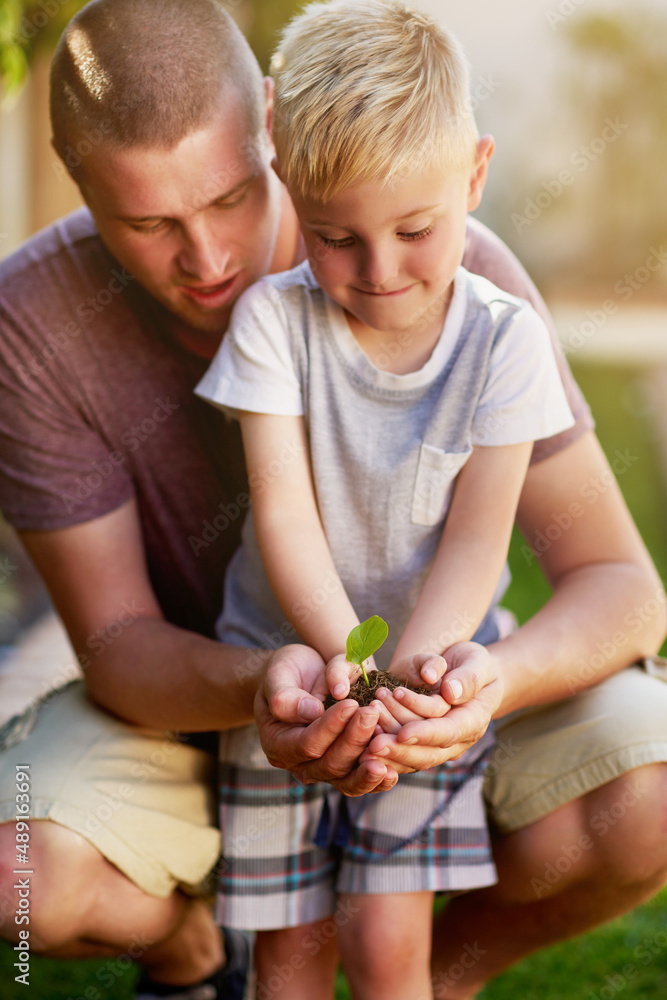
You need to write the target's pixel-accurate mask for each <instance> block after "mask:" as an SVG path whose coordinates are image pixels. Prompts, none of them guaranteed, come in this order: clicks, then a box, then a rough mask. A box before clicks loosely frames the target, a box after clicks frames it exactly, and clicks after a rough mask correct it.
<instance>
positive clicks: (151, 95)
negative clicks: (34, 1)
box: [51, 0, 265, 159]
mask: <svg viewBox="0 0 667 1000" xmlns="http://www.w3.org/2000/svg"><path fill="white" fill-rule="evenodd" d="M230 94H237V95H240V97H241V100H242V102H243V105H244V107H245V112H246V115H247V121H248V130H249V137H251V138H255V137H258V136H259V135H260V133H261V130H262V127H263V125H264V120H265V111H264V109H265V96H264V85H263V79H262V73H261V70H260V68H259V66H258V64H257V60H256V59H255V57H254V55H253V53H252V51H251V49H250V47H249V45H248V43H247V42H246V40H245V38H244V37H243V35H242V34H241V32H240V30H239V28H238V27H237V26H236V24H235V23H234V21H233V20H232V18H231V17H230V16H229V14H227V12H226V11H225V10H223V8H222V7H221V6H220V5H219V4H218V3H217V2H216V0H139V2H137V0H93V2H92V3H89V4H86V6H85V7H83V8H82V9H81V11H79V13H78V14H77V15H76V16H75V17H74V18H73V19H72V20H71V21H70V23H69V24H68V25H67V27H66V29H65V31H64V32H63V35H62V37H61V39H60V41H59V43H58V46H57V48H56V52H55V55H54V58H53V63H52V66H51V124H52V128H53V137H54V145H55V147H56V150H57V152H58V153H59V155H60V156H61V158H63V159H65V156H66V153H67V147H68V145H70V146H72V145H74V144H75V143H76V140H77V139H78V138H80V137H81V136H82V135H83V134H84V133H85V132H88V133H90V132H93V133H95V134H96V135H101V136H103V137H104V140H105V141H108V142H109V143H110V144H111V145H113V146H116V147H118V148H123V149H124V148H128V147H131V146H148V147H151V146H152V147H155V146H158V147H163V148H165V149H170V148H172V147H173V146H175V145H177V143H179V142H180V141H181V140H182V139H183V138H185V136H186V135H188V134H189V133H190V132H192V131H194V130H196V129H198V128H205V127H206V126H207V125H209V124H210V123H211V122H212V121H213V120H214V119H215V116H216V115H219V114H220V113H221V109H224V106H225V100H226V99H227V97H228V96H229V95H230Z"/></svg>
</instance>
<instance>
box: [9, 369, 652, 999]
mask: <svg viewBox="0 0 667 1000" xmlns="http://www.w3.org/2000/svg"><path fill="white" fill-rule="evenodd" d="M576 375H577V378H578V380H579V382H580V384H581V386H582V388H583V390H584V393H585V395H586V397H587V399H588V400H589V402H590V404H591V407H592V409H593V412H594V415H595V417H596V420H597V431H598V436H599V438H600V441H601V443H602V446H603V448H604V449H605V452H606V453H607V455H608V456H610V457H612V458H613V456H614V454H615V452H616V451H617V450H618V451H620V452H621V453H624V452H625V451H626V449H627V450H628V451H629V453H630V455H631V456H633V461H632V463H631V464H630V466H629V467H628V469H627V471H626V472H625V473H624V474H623V475H622V476H621V477H619V483H620V486H621V489H622V491H623V494H624V496H625V498H626V500H627V503H628V505H629V507H630V510H631V511H632V514H633V516H634V518H635V520H636V522H637V525H638V527H639V530H640V532H641V534H642V536H643V537H644V540H645V541H646V544H647V546H648V548H649V551H650V552H651V555H652V556H653V558H654V560H655V562H656V565H657V566H658V569H659V571H660V573H661V575H662V576H663V579H665V578H666V577H667V519H666V518H665V514H664V512H665V509H666V508H667V496H666V495H665V479H664V478H663V476H662V470H661V469H660V464H659V460H658V452H657V448H656V446H655V437H656V435H655V428H654V427H653V426H652V424H651V420H650V416H649V415H647V414H646V413H645V412H644V408H643V407H642V406H641V405H638V400H639V399H640V398H641V396H640V394H641V391H642V384H641V378H642V372H641V371H638V370H633V369H630V370H620V369H617V368H598V367H592V366H591V367H588V366H580V367H578V368H577V369H576ZM521 544H523V542H522V540H521V539H520V538H519V537H518V536H517V537H515V539H514V540H513V545H512V550H511V555H510V562H511V565H512V571H513V576H514V579H513V583H512V586H511V589H510V592H509V594H508V599H507V601H506V603H507V604H508V605H509V606H510V607H511V608H512V610H514V612H515V613H516V614H517V616H518V617H519V618H520V620H525V619H526V618H527V617H529V616H530V615H531V614H532V613H533V612H534V611H536V610H537V609H538V608H539V607H540V606H541V605H542V604H543V603H544V601H545V600H546V598H547V596H548V593H549V590H548V587H547V585H546V583H545V582H544V579H543V578H542V576H541V574H540V572H539V570H538V569H537V568H536V567H535V566H534V565H533V566H531V567H529V566H528V565H527V562H526V560H525V558H524V557H523V555H522V554H521V552H520V546H521ZM666 928H667V890H666V891H664V892H662V893H661V894H660V895H658V896H657V897H656V898H655V899H653V900H652V901H651V902H649V903H647V904H646V905H645V906H642V907H640V908H639V909H637V910H635V911H634V912H633V913H631V914H628V915H627V916H625V917H622V918H621V919H619V920H616V921H614V922H613V923H610V924H607V925H606V926H604V927H601V928H598V929H597V930H595V931H593V932H591V933H590V934H586V935H584V936H582V937H580V938H578V939H577V940H576V942H567V943H565V944H561V945H557V946H555V947H553V948H548V949H546V950H544V951H542V952H539V953H537V954H536V955H533V956H531V957H530V958H528V959H526V960H524V961H523V962H521V963H519V964H518V965H517V966H515V967H514V968H513V969H511V970H510V971H509V972H507V973H505V974H504V975H502V976H500V977H499V978H498V979H496V980H495V981H494V982H493V983H491V984H490V985H489V986H487V987H486V989H485V990H484V992H483V994H482V996H483V998H484V1000H519V998H521V1000H533V998H534V1000H611V998H613V997H616V996H617V995H620V996H622V1000H640V998H641V1000H644V998H652V997H655V998H658V997H666V996H667V933H666ZM13 961H14V958H13V953H12V951H11V949H10V948H9V947H8V946H6V945H2V946H1V947H0V981H1V982H2V986H1V987H0V997H2V1000H20V998H24V997H26V996H28V997H30V998H31V1000H80V998H81V1000H130V998H131V997H132V996H133V991H132V983H133V981H134V978H135V972H134V970H132V969H128V970H126V971H125V972H122V973H121V974H120V975H119V976H117V977H115V976H114V970H113V966H109V965H107V963H106V962H102V963H99V962H55V961H48V960H46V959H40V958H39V957H33V958H32V961H31V981H30V987H29V989H28V990H26V988H25V987H24V986H22V985H19V984H17V983H15V982H14V974H15V970H14V969H13V968H12V963H13ZM110 980H113V982H112V983H111V985H108V986H107V985H106V984H108V983H109V982H110ZM348 996H349V994H348V992H347V988H346V986H345V983H344V980H343V978H342V977H340V979H339V983H338V986H337V991H336V1000H347V998H348ZM285 1000H288V998H287V997H286V998H285ZM406 1000H409V998H406Z"/></svg>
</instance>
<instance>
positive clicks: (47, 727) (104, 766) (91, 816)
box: [0, 667, 667, 897]
mask: <svg viewBox="0 0 667 1000" xmlns="http://www.w3.org/2000/svg"><path fill="white" fill-rule="evenodd" d="M660 675H661V676H662V679H660ZM664 680H667V670H666V669H665V668H664V667H663V668H661V669H660V668H657V670H656V676H653V677H652V676H650V675H649V674H648V673H647V672H645V671H644V670H642V669H639V668H636V667H630V668H628V669H627V670H624V671H623V672H622V673H620V674H617V675H616V676H615V677H612V678H610V679H609V680H607V681H605V682H604V683H603V684H600V685H598V686H597V687H595V688H591V689H590V690H588V691H584V692H582V693H581V694H580V695H577V696H576V697H575V698H573V699H568V700H567V701H562V702H558V703H556V704H554V705H550V706H546V707H545V708H539V709H529V710H525V711H520V712H516V713H513V715H512V716H507V717H506V718H505V719H502V720H500V721H499V722H498V723H496V736H497V740H498V742H497V746H496V749H495V750H494V751H493V753H492V756H491V762H490V765H489V770H488V773H487V777H486V782H485V792H486V798H487V804H488V808H489V813H490V815H491V818H492V819H493V821H494V822H495V824H496V825H497V826H498V827H499V828H500V829H501V830H505V831H509V830H515V829H519V828H520V827H522V826H526V825H528V824H529V823H532V822H535V820H537V819H540V818H541V817H542V816H544V815H546V814H547V813H548V812H551V811H552V810H553V809H556V808H558V806H561V805H564V804H565V803H566V802H569V801H571V800H572V799H575V798H578V797H580V796H581V795H584V794H585V793H586V792H589V791H591V790H592V789H594V788H597V787H598V786H600V785H603V784H605V783H606V782H608V781H610V780H612V779H613V778H617V777H619V776H620V775H622V774H623V773H624V772H626V771H629V770H632V769H633V768H636V767H640V766H642V765H643V764H650V763H656V762H658V761H667V684H666V683H663V681H664ZM18 764H26V765H28V766H29V768H30V776H31V803H30V804H31V813H30V815H31V816H32V818H33V819H48V820H51V821H53V822H55V823H59V824H61V825H62V826H65V827H67V828H69V829H71V830H74V831H75V832H77V833H79V834H81V835H82V836H83V837H85V838H86V840H88V841H90V843H91V844H93V845H94V846H95V847H96V848H97V849H98V850H99V851H100V853H101V854H103V855H104V857H106V858H107V859H108V860H109V861H110V862H111V863H112V864H114V865H116V867H117V868H119V869H120V870H121V871H122V872H123V873H124V874H125V875H126V876H127V877H128V878H129V879H131V880H132V881H133V882H135V883H136V884H137V885H138V886H139V887H140V888H141V889H143V890H144V891H145V892H147V893H149V894H151V895H154V896H160V897H165V896H168V895H169V893H170V892H171V891H172V889H174V888H175V887H176V886H180V887H183V888H186V889H191V888H192V887H195V886H197V885H198V884H199V883H200V881H201V880H202V879H203V878H204V877H205V876H206V874H207V873H208V872H209V871H210V869H211V868H212V867H213V866H214V864H215V862H216V860H217V857H218V854H219V847H220V837H219V833H218V831H217V829H216V828H215V809H214V804H213V801H212V795H211V792H210V789H211V788H212V787H213V778H212V771H211V766H212V765H211V760H210V759H209V757H208V755H207V754H205V753H204V752H203V751H201V750H196V749H194V748H193V747H190V746H186V745H183V744H181V743H177V742H176V741H175V740H174V739H173V738H172V737H171V736H170V735H169V734H168V733H164V732H156V731H154V730H150V729H141V728H134V727H131V726H127V725H125V724H124V723H122V722H121V721H119V720H118V719H116V718H114V717H113V716H110V715H107V714H106V713H104V712H102V711H100V710H99V709H97V708H95V707H94V706H93V705H92V704H91V703H90V702H89V701H88V700H87V698H86V697H85V694H84V692H83V685H82V683H81V682H75V683H74V684H71V685H69V686H68V687H67V688H65V689H64V690H63V691H61V692H59V693H58V694H56V695H54V696H53V697H52V698H51V699H50V700H49V701H48V702H47V703H46V704H45V705H43V706H42V707H41V709H40V711H39V714H38V717H37V722H36V724H35V726H34V728H33V729H32V731H31V732H30V733H29V735H28V736H27V737H26V738H25V739H24V740H22V741H21V742H18V743H17V744H16V745H14V746H12V747H11V748H10V749H8V750H5V751H4V752H2V753H0V822H6V821H8V820H13V819H14V816H15V814H16V812H15V794H16V788H15V768H16V765H18Z"/></svg>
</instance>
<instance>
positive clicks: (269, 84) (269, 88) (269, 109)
mask: <svg viewBox="0 0 667 1000" xmlns="http://www.w3.org/2000/svg"><path fill="white" fill-rule="evenodd" d="M264 96H265V98H266V122H265V126H266V131H267V132H268V133H269V139H271V129H272V127H273V80H272V79H271V77H270V76H265V77H264Z"/></svg>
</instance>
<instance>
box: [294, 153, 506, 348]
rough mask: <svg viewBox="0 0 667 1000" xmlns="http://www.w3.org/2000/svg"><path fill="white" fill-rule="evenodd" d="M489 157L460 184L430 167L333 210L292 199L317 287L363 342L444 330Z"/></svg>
mask: <svg viewBox="0 0 667 1000" xmlns="http://www.w3.org/2000/svg"><path fill="white" fill-rule="evenodd" d="M488 155H490V154H487V153H486V146H485V147H484V162H483V163H482V165H481V170H480V159H479V156H478V162H477V163H476V164H475V167H474V168H472V169H471V170H470V171H461V172H460V173H458V174H457V175H455V176H448V175H447V174H446V172H443V170H441V169H439V168H436V167H431V168H429V169H428V170H425V171H423V172H421V173H419V174H418V175H413V176H410V177H405V178H399V179H398V180H397V181H395V182H394V183H392V184H390V185H388V186H386V187H382V186H381V185H380V184H379V183H375V182H358V183H356V184H352V185H351V186H350V187H348V188H345V189H344V190H342V191H339V192H338V193H336V194H335V195H334V196H333V197H332V198H330V199H329V201H327V202H326V203H322V202H321V201H318V200H317V199H315V198H312V197H306V196H303V195H301V194H299V193H297V192H291V195H292V200H293V203H294V207H295V209H296V213H297V216H298V219H299V223H300V225H301V231H302V233H303V236H304V239H305V242H306V246H307V248H308V258H309V260H310V263H311V267H312V270H313V274H314V276H315V280H316V281H317V282H318V284H319V285H320V286H321V287H322V288H323V289H324V291H325V292H327V294H328V295H329V296H330V297H331V298H332V299H334V301H336V302H337V303H338V304H339V305H341V306H342V307H343V308H344V310H345V311H346V314H347V316H348V320H349V321H350V324H351V326H352V329H353V331H354V332H355V334H357V336H363V335H364V330H368V329H369V328H370V329H371V330H375V331H381V332H382V333H384V334H387V335H390V336H391V337H392V338H393V337H395V336H396V335H397V334H399V333H400V334H407V335H410V336H412V335H415V336H419V337H422V336H424V335H427V336H428V335H429V334H432V333H434V332H437V331H438V330H439V329H440V328H441V326H442V321H443V318H444V313H445V311H446V306H447V301H448V291H449V288H450V286H451V283H452V281H453V278H454V275H455V273H456V269H457V268H458V266H459V264H460V263H461V258H462V256H463V248H464V242H465V231H466V216H467V212H468V210H470V209H472V208H475V207H476V206H477V204H478V202H479V197H481V187H483V180H484V177H485V173H486V166H485V164H486V161H487V160H488ZM480 184H481V187H480ZM375 339H376V340H377V338H375Z"/></svg>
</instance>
